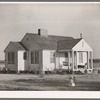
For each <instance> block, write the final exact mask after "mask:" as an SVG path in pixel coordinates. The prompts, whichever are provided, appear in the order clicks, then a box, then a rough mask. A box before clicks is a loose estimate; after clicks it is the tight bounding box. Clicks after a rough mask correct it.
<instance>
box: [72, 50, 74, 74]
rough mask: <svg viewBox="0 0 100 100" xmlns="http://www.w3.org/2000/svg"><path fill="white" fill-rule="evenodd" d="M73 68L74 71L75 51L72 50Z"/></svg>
mask: <svg viewBox="0 0 100 100" xmlns="http://www.w3.org/2000/svg"><path fill="white" fill-rule="evenodd" d="M72 70H73V72H74V51H72Z"/></svg>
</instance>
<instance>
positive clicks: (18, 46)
mask: <svg viewBox="0 0 100 100" xmlns="http://www.w3.org/2000/svg"><path fill="white" fill-rule="evenodd" d="M4 52H5V62H6V63H5V66H6V68H8V69H9V70H13V71H25V70H30V71H31V70H33V71H39V72H45V71H52V70H54V69H59V68H62V69H67V70H73V71H78V70H81V69H86V70H87V71H88V72H92V70H93V50H92V48H91V47H90V46H89V45H88V44H87V43H86V41H85V40H84V39H82V38H79V39H74V38H72V37H64V36H53V35H48V34H47V30H44V29H39V30H38V34H33V33H26V35H25V36H24V37H23V39H22V40H21V41H20V42H10V43H9V44H8V46H7V47H6V48H5V50H4Z"/></svg>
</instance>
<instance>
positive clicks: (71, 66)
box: [56, 50, 93, 73]
mask: <svg viewBox="0 0 100 100" xmlns="http://www.w3.org/2000/svg"><path fill="white" fill-rule="evenodd" d="M56 57H57V58H56V63H58V64H56V67H57V66H59V68H62V69H66V70H71V71H82V72H84V71H85V70H86V71H87V73H92V70H93V52H92V51H73V50H69V51H64V50H63V51H61V50H60V51H57V52H56Z"/></svg>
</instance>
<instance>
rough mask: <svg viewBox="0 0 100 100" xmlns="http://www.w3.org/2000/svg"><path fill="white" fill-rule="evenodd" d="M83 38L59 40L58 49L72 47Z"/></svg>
mask: <svg viewBox="0 0 100 100" xmlns="http://www.w3.org/2000/svg"><path fill="white" fill-rule="evenodd" d="M80 40H81V39H73V40H61V41H58V47H57V49H58V50H67V49H72V48H73V47H74V46H75V45H76V44H77V43H78V42H79V41H80Z"/></svg>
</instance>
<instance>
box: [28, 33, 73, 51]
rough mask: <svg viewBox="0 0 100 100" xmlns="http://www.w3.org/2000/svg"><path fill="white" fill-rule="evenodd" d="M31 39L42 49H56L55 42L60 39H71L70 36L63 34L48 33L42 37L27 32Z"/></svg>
mask: <svg viewBox="0 0 100 100" xmlns="http://www.w3.org/2000/svg"><path fill="white" fill-rule="evenodd" d="M26 35H28V36H29V37H30V38H31V39H32V40H33V41H35V42H36V43H37V44H38V45H39V46H40V47H42V49H50V50H57V42H58V41H60V40H72V39H73V38H72V37H65V36H53V35H48V37H43V36H40V35H38V34H33V33H27V34H26Z"/></svg>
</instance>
